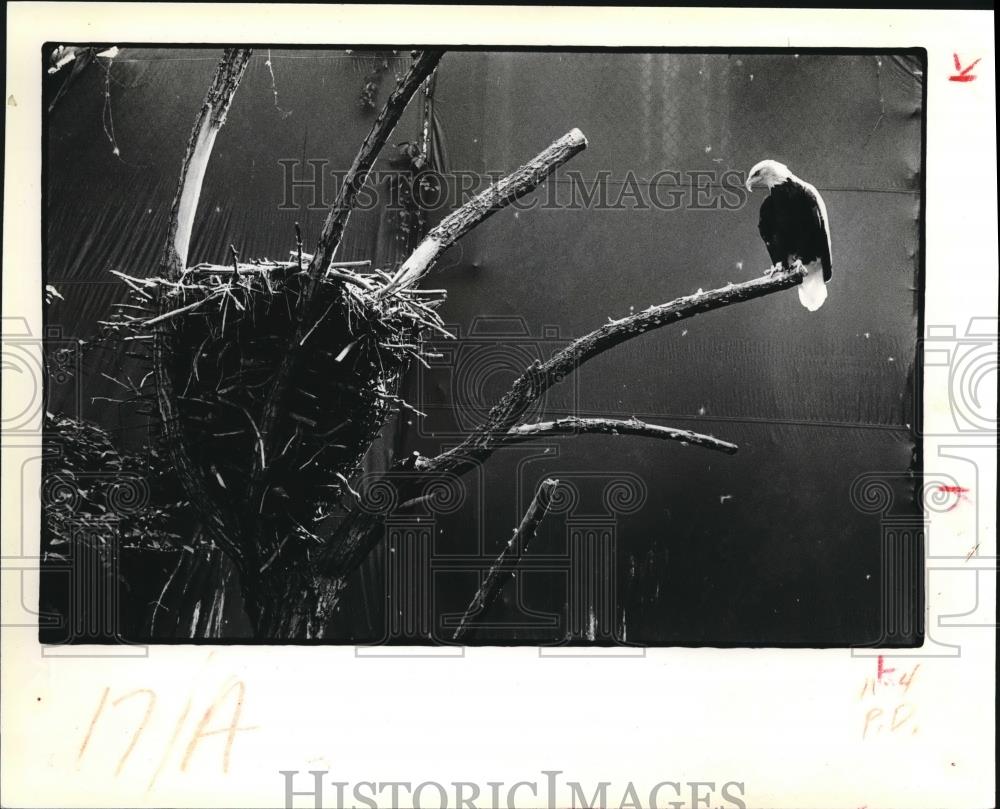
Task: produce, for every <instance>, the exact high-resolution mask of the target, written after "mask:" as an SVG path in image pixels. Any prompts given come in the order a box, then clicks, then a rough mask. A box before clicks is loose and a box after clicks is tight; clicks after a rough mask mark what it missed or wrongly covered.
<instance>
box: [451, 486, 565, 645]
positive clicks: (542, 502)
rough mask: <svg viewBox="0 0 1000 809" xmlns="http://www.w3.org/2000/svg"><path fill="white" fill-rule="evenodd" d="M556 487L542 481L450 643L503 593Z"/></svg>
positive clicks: (467, 629)
mask: <svg viewBox="0 0 1000 809" xmlns="http://www.w3.org/2000/svg"><path fill="white" fill-rule="evenodd" d="M558 485H559V481H558V480H552V479H551V478H549V479H547V480H543V481H542V483H541V485H540V486H539V487H538V491H537V492H535V497H534V499H533V500H532V501H531V505H530V506H528V510H527V512H525V515H524V517H523V519H522V520H521V524H520V525H519V526H518V527H517V530H516V531H514V536H512V537H511V538H510V541H509V542H508V543H507V545H506V547H505V548H504V549H503V550H502V551H501V552H500V555H499V556H498V557H497V559H496V561H495V562H494V563H493V566H492V567H490V570H489V572H488V573H487V574H486V578H485V579H484V581H483V584H482V586H481V587H480V588H479V590H478V591H477V592H476V595H475V597H474V598H473V599H472V602H471V603H470V604H469V606H468V608H467V609H466V610H465V614H464V615H463V616H462V619H461V621H459V624H458V628H457V629H456V630H455V634H454V635H452V640H456V641H459V640H462V639H463V638H464V637H465V636H466V635H468V633H469V631H470V629H471V628H472V626H471V624H472V622H473V621H474V620H475V619H476V618H478V617H480V616H482V615H483V614H484V613H485V612H486V610H488V609H489V608H490V605H492V604H493V603H494V602H495V601H496V600H497V597H498V596H499V595H500V592H501V591H502V590H503V586H504V585H505V584H506V583H507V582H508V581H509V580H510V577H511V576H512V575H513V573H514V568H516V567H517V563H518V562H519V561H521V557H522V556H523V555H524V553H525V552H526V551H527V550H528V543H529V542H531V540H532V539H534V537H535V532H536V531H537V530H538V526H539V524H540V523H541V522H542V520H543V519H544V518H545V514H546V513H547V512H548V510H549V503H551V502H552V494H553V492H555V490H556V487H557V486H558Z"/></svg>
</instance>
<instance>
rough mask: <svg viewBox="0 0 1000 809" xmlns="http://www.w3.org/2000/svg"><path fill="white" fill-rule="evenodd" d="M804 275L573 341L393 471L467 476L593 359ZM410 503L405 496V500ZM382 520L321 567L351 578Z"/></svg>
mask: <svg viewBox="0 0 1000 809" xmlns="http://www.w3.org/2000/svg"><path fill="white" fill-rule="evenodd" d="M804 277H805V270H804V269H802V268H801V267H798V266H797V267H795V268H793V269H791V270H784V271H779V272H775V273H772V274H771V275H770V276H764V277H760V278H755V279H753V280H751V281H746V282H744V283H742V284H729V285H727V286H725V287H721V288H719V289H713V290H709V291H708V292H702V291H699V292H696V293H695V294H694V295H685V296H684V297H681V298H677V299H675V300H673V301H670V302H668V303H664V304H660V305H659V306H651V307H650V308H649V309H646V310H645V311H643V312H637V313H635V314H634V315H629V316H628V317H624V318H621V319H619V320H613V321H611V322H610V323H606V324H605V325H603V326H601V327H600V328H599V329H595V330H594V331H592V332H590V333H589V334H586V335H584V336H583V337H580V338H579V339H577V340H574V341H573V342H572V343H570V344H569V345H568V346H566V348H564V349H562V350H561V351H558V352H557V353H556V354H555V355H554V356H553V357H552V358H551V359H549V360H548V361H547V362H544V363H542V362H536V363H535V364H533V365H532V366H531V367H529V368H528V369H527V370H526V371H525V372H524V373H523V374H522V375H521V376H520V377H519V378H518V379H517V380H516V381H515V382H514V384H513V385H512V386H511V388H510V390H509V391H508V392H507V393H506V394H505V395H504V396H503V398H501V399H500V401H499V402H497V404H496V405H494V406H493V409H492V410H491V411H490V413H489V416H488V417H487V419H486V421H484V422H483V423H482V424H481V425H480V426H479V427H478V428H476V430H474V431H473V432H472V433H471V434H470V435H469V436H468V437H467V438H466V439H465V440H464V441H463V442H462V443H461V444H459V445H458V446H457V447H455V448H454V449H452V450H449V451H447V452H443V453H441V454H440V455H437V456H435V457H433V458H423V457H418V458H417V459H416V460H415V461H414V460H413V459H412V458H408V459H406V461H405V464H404V463H403V462H400V463H399V464H397V466H396V467H395V468H394V470H393V471H399V470H403V469H411V470H414V471H417V472H422V473H425V474H429V475H437V474H443V473H449V474H453V475H464V474H465V473H466V472H468V471H469V470H471V469H473V468H474V467H475V466H477V465H478V464H481V463H482V462H483V461H485V460H486V459H487V458H489V457H490V455H492V454H493V452H494V451H495V450H496V449H497V447H499V446H501V445H502V444H503V443H504V437H505V436H508V434H509V433H511V431H512V430H514V431H515V435H514V436H513V437H512V438H511V437H508V438H507V440H517V438H518V437H519V436H518V435H517V434H516V433H517V429H516V428H517V423H518V421H519V420H520V419H521V418H522V417H523V416H524V414H525V413H526V412H527V411H528V409H529V408H530V407H531V406H532V404H533V403H534V402H535V401H536V400H537V399H538V398H539V396H541V395H542V394H543V393H544V392H545V391H546V390H548V388H549V387H551V386H552V385H554V384H555V383H556V382H558V381H560V380H562V379H563V378H564V377H565V376H566V375H567V374H570V373H572V372H573V371H575V370H576V369H577V368H579V367H580V366H581V365H582V364H583V363H585V362H586V361H587V360H589V359H591V358H592V357H595V356H597V355H598V354H601V353H603V352H605V351H607V350H608V349H610V348H613V347H614V346H616V345H619V344H621V343H624V342H626V341H627V340H630V339H632V338H633V337H638V336H639V335H641V334H645V333H646V332H649V331H652V330H654V329H658V328H660V327H662V326H668V325H670V324H672V323H680V322H681V321H683V320H686V319H688V318H691V317H694V316H695V315H698V314H701V313H703V312H710V311H712V310H713V309H721V308H723V307H726V306H731V305H733V304H736V303H742V302H743V301H749V300H753V299H755V298H761V297H764V296H765V295H771V294H773V293H775V292H780V291H782V290H785V289H790V288H791V287H793V286H796V285H797V284H801V283H802V279H803V278H804ZM663 429H671V428H663ZM658 437H659V436H658ZM705 438H706V439H709V440H711V441H716V440H717V439H712V438H711V437H710V436H705ZM691 443H694V442H691ZM721 443H726V442H721ZM730 446H732V445H730ZM718 448H719V449H721V447H718ZM723 451H725V450H723ZM405 499H406V498H403V500H404V501H405ZM382 519H383V516H382V515H379V514H370V513H366V512H362V511H352V512H350V513H349V514H348V515H347V517H346V518H345V519H344V520H343V521H342V522H341V524H340V526H339V527H338V529H337V531H336V533H335V534H334V536H333V537H332V538H331V540H330V541H329V542H328V543H327V545H326V547H325V548H324V550H323V552H322V554H321V562H320V565H321V568H322V569H323V570H324V571H326V572H327V573H329V574H331V575H334V574H335V575H346V574H347V573H350V572H351V571H352V570H354V569H355V568H356V567H357V566H358V565H360V564H361V562H362V561H363V560H364V559H365V557H366V556H367V555H368V554H369V553H370V552H371V550H372V548H374V547H375V546H376V545H377V544H378V542H379V541H380V539H381V533H382V532H381V527H382Z"/></svg>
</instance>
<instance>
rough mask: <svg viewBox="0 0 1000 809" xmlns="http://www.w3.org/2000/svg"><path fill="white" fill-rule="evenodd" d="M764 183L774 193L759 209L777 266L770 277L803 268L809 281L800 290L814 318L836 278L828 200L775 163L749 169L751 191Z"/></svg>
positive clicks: (763, 232)
mask: <svg viewBox="0 0 1000 809" xmlns="http://www.w3.org/2000/svg"><path fill="white" fill-rule="evenodd" d="M760 183H763V184H764V185H766V186H767V188H768V190H769V191H770V192H771V193H770V194H769V195H768V197H767V199H765V200H764V204H763V205H761V206H760V222H759V224H758V225H757V229H758V230H759V231H760V235H761V238H762V239H764V244H765V245H767V252H768V255H770V256H771V261H772V262H773V266H772V267H771V272H774V271H775V270H778V269H780V268H782V267H785V268H787V269H791V267H793V266H794V265H795V264H796V263H801V264H802V266H803V267H805V270H806V273H807V275H806V277H805V279H804V280H803V281H802V283H801V284H799V300H800V301H801V302H802V305H803V306H804V307H806V309H808V310H809V311H810V312H815V311H816V310H817V309H819V308H820V307H821V306H822V305H823V301H825V300H826V283H827V281H829V280H830V276H831V263H830V225H829V220H828V219H827V216H826V205H825V204H824V202H823V197H821V196H820V195H819V191H817V190H816V188H815V187H814V186H812V185H810V184H809V183H807V182H806V181H805V180H800V179H799V178H798V177H796V176H795V175H794V174H792V172H790V171H789V170H788V166H786V165H784V164H783V163H779V162H777V161H776V160H761V161H760V162H759V163H758V164H757V165H756V166H754V167H753V168H752V169H750V174H749V175H748V176H747V191H751V192H752V191H753V187H754V186H755V185H758V184H760Z"/></svg>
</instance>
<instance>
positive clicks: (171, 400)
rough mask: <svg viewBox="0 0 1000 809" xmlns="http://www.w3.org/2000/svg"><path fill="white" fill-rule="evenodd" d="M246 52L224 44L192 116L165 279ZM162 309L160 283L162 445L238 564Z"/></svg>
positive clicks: (181, 248)
mask: <svg viewBox="0 0 1000 809" xmlns="http://www.w3.org/2000/svg"><path fill="white" fill-rule="evenodd" d="M250 54H251V50H250V49H249V48H228V49H226V51H225V53H224V55H223V57H222V60H221V61H220V62H219V66H218V68H217V69H216V71H215V77H214V78H213V80H212V84H211V86H210V87H209V89H208V94H207V95H206V96H205V101H204V103H203V104H202V108H201V111H200V112H199V114H198V117H197V118H196V119H195V123H194V128H193V129H192V130H191V136H190V138H189V139H188V146H187V151H186V152H185V154H184V160H183V162H182V164H181V176H180V180H179V181H178V185H177V194H176V196H175V197H174V201H173V204H172V205H171V207H170V218H169V220H168V225H167V242H166V245H165V246H164V249H163V255H162V257H161V259H160V276H161V277H163V278H166V279H168V280H173V279H177V278H179V277H180V276H181V274H182V273H183V270H184V267H185V266H186V264H187V259H188V247H189V245H190V240H191V229H192V226H193V223H194V215H195V211H196V210H197V208H198V198H199V197H200V195H201V185H202V181H203V179H204V177H205V169H206V168H207V167H208V159H209V157H211V154H212V147H213V146H214V145H215V138H216V135H218V133H219V130H220V129H221V128H222V125H223V124H224V123H225V121H226V113H227V112H228V110H229V105H230V104H231V103H232V100H233V96H234V95H235V93H236V89H237V88H238V87H239V84H240V80H241V79H242V78H243V74H244V73H245V72H246V67H247V63H248V62H249V60H250ZM168 309H169V305H168V301H167V294H166V288H165V287H164V286H160V287H159V292H158V297H157V310H158V312H159V317H160V321H159V322H158V323H156V328H155V329H154V331H153V351H152V360H153V371H154V379H155V380H156V403H157V409H158V411H159V418H160V424H161V427H162V429H163V434H164V438H165V442H166V446H167V451H168V453H169V455H170V460H171V462H172V463H173V465H174V468H175V469H176V470H177V475H178V478H179V479H180V482H181V485H182V486H183V488H184V493H185V494H186V495H187V497H188V499H189V500H190V501H191V504H192V505H193V506H194V507H195V508H196V509H197V510H198V511H199V512H200V513H201V514H202V515H203V518H204V520H205V525H206V527H207V528H208V530H209V531H210V533H211V536H212V537H213V538H214V539H215V540H216V542H217V543H218V544H219V546H220V547H223V548H225V549H226V550H227V552H229V554H230V555H231V556H232V558H233V561H235V562H236V564H237V565H238V566H239V567H240V568H241V570H242V569H243V568H244V566H245V565H246V554H245V553H244V549H243V548H242V547H241V546H240V545H239V544H237V542H236V541H235V538H234V537H233V536H232V530H233V526H234V525H235V523H234V522H233V521H232V519H231V517H230V515H228V514H227V513H226V511H225V509H224V508H223V507H222V506H221V505H220V504H219V503H217V502H216V501H215V500H214V499H213V498H212V497H211V496H210V495H209V494H208V492H209V491H210V489H209V487H208V485H207V483H206V481H205V476H204V474H203V473H202V470H201V469H200V468H199V467H198V466H197V464H195V463H194V461H193V460H192V459H191V451H190V448H189V447H188V442H187V438H186V436H185V435H184V430H183V427H182V425H181V423H180V416H179V414H178V412H177V407H176V402H175V395H174V380H173V377H172V374H171V372H170V368H169V364H170V361H171V359H172V356H173V336H174V321H173V320H169V319H166V318H165V317H164V316H165V315H166V314H167V312H168Z"/></svg>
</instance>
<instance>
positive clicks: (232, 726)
mask: <svg viewBox="0 0 1000 809" xmlns="http://www.w3.org/2000/svg"><path fill="white" fill-rule="evenodd" d="M233 689H239V696H237V697H236V705H235V706H234V707H233V716H232V720H231V721H230V723H229V724H228V725H226V727H224V728H218V729H216V730H208V731H206V730H205V726H206V725H208V722H209V720H210V719H211V718H212V714H213V713H215V709H216V708H218V707H219V704H220V703H221V702H222V701H223V700H224V699H226V697H228V696H229V694H230V693H232V691H233ZM245 693H246V687H245V686H244V685H243V681H242V680H237V681H236V682H234V683H233V684H232V685H231V686H229V688H227V689H226V690H225V691H224V692H223V693H222V694H221V695H220V696H219V697H217V698H216V700H215V702H213V703H212V704H211V705H209V706H208V708H206V709H205V713H204V715H203V716H202V717H201V721H200V722H199V723H198V728H197V730H195V732H194V735H193V736H192V737H191V741H190V743H189V744H188V747H187V751H186V752H185V753H184V760H183V761H182V762H181V770H182V771H184V770H187V765H188V762H189V761H190V760H191V756H192V755H193V754H194V751H195V748H196V747H197V746H198V742H200V741H201V740H202V739H204V738H206V737H208V736H215V735H216V734H218V733H225V734H226V747H225V750H224V751H223V754H222V771H223V772H224V773H228V772H229V753H230V752H231V751H232V749H233V741H235V739H236V733H237V731H240V730H255V729H256V726H248V727H240V726H239V723H240V713H241V712H242V711H243V697H244V695H245Z"/></svg>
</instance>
